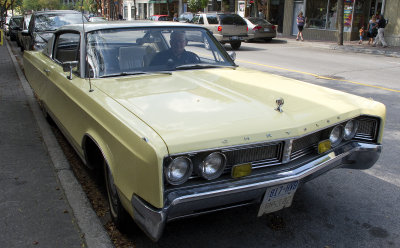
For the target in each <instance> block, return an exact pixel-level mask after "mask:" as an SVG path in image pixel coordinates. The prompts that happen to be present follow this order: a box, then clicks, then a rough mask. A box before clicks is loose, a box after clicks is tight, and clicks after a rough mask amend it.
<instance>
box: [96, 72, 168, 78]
mask: <svg viewBox="0 0 400 248" xmlns="http://www.w3.org/2000/svg"><path fill="white" fill-rule="evenodd" d="M144 74H168V75H172V72H170V71H152V72H145V71H133V72H126V71H124V72H118V73H113V74H107V75H103V76H100V77H99V78H107V77H122V76H131V75H144Z"/></svg>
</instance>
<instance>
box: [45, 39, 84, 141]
mask: <svg viewBox="0 0 400 248" xmlns="http://www.w3.org/2000/svg"><path fill="white" fill-rule="evenodd" d="M80 38H81V37H80V34H79V33H77V32H63V33H57V34H56V35H55V38H54V47H53V54H52V62H53V63H52V64H51V65H50V64H49V67H48V68H47V70H46V71H47V78H46V80H47V81H46V82H45V83H46V86H45V89H44V91H43V92H42V100H43V102H44V103H45V104H46V109H47V110H48V112H49V113H51V115H52V117H53V119H54V120H55V121H56V122H57V124H58V126H59V127H60V128H61V129H63V130H62V131H63V132H64V134H66V135H67V138H68V139H69V140H70V141H71V142H73V143H74V146H75V147H79V145H78V143H79V142H80V141H78V140H79V139H80V137H82V129H83V127H81V126H79V122H78V120H82V119H83V118H85V117H84V116H85V114H84V113H83V111H82V108H81V106H80V102H81V99H82V98H84V96H82V94H84V91H87V92H89V89H88V87H89V85H88V84H87V82H86V80H85V79H82V78H80V77H79V68H80V66H79V60H80V56H79V53H80V45H79V44H80ZM71 61H77V62H78V66H77V67H74V68H73V73H72V75H71V79H69V78H68V77H69V76H70V73H69V72H64V70H63V63H65V62H71ZM86 88H87V89H86Z"/></svg>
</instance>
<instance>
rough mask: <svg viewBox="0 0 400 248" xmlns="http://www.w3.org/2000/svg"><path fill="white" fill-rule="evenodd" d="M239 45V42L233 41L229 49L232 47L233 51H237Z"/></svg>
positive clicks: (240, 43)
mask: <svg viewBox="0 0 400 248" xmlns="http://www.w3.org/2000/svg"><path fill="white" fill-rule="evenodd" d="M241 45H242V42H241V41H233V42H231V47H232V49H233V50H238V49H239V48H240V46H241Z"/></svg>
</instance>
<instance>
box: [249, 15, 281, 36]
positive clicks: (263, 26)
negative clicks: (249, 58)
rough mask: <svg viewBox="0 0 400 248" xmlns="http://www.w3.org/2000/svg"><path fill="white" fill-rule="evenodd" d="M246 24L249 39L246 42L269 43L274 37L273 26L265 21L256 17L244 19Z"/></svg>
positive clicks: (274, 29)
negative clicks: (261, 41)
mask: <svg viewBox="0 0 400 248" xmlns="http://www.w3.org/2000/svg"><path fill="white" fill-rule="evenodd" d="M244 20H245V21H246V22H247V26H248V32H247V35H248V36H249V38H248V39H247V40H246V41H253V40H264V41H271V40H272V38H275V37H276V28H275V25H273V24H271V23H269V22H268V21H267V20H265V19H262V18H258V17H247V18H244Z"/></svg>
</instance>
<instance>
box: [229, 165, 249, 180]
mask: <svg viewBox="0 0 400 248" xmlns="http://www.w3.org/2000/svg"><path fill="white" fill-rule="evenodd" d="M250 174H251V164H250V163H247V164H238V165H235V166H233V168H232V177H233V178H240V177H245V176H248V175H250Z"/></svg>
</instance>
